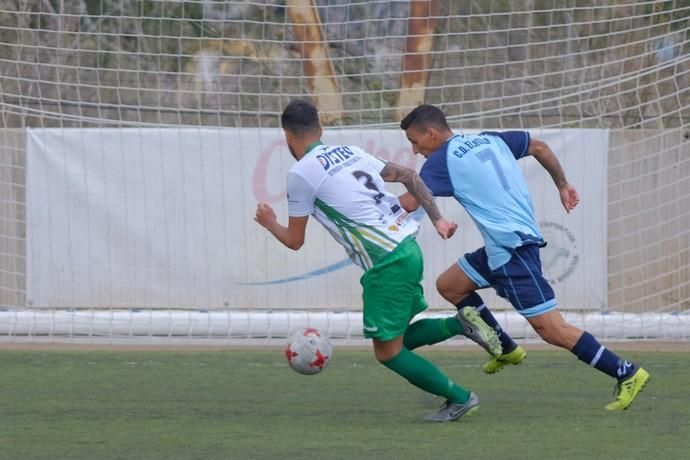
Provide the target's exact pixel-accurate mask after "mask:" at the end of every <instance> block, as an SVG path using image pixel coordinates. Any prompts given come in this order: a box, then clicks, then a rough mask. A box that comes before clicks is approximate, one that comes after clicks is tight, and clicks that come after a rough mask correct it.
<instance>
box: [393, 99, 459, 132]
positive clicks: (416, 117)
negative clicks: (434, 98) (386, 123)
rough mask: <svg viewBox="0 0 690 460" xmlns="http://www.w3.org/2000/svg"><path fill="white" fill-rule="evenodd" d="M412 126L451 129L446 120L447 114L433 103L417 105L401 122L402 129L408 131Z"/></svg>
mask: <svg viewBox="0 0 690 460" xmlns="http://www.w3.org/2000/svg"><path fill="white" fill-rule="evenodd" d="M410 127H414V128H417V129H425V128H429V127H433V128H436V129H447V130H450V127H448V122H447V121H446V115H445V114H444V113H443V111H442V110H441V109H439V108H438V107H436V106H435V105H431V104H422V105H419V106H417V107H416V108H415V109H414V110H413V111H412V112H410V113H408V114H407V116H406V117H405V118H403V119H402V121H401V122H400V129H402V130H404V131H406V130H407V129H408V128H410Z"/></svg>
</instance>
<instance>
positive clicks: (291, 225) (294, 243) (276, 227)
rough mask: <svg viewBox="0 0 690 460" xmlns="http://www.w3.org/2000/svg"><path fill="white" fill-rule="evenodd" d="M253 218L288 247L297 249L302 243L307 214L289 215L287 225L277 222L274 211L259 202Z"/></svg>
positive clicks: (307, 218) (267, 205)
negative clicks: (301, 215)
mask: <svg viewBox="0 0 690 460" xmlns="http://www.w3.org/2000/svg"><path fill="white" fill-rule="evenodd" d="M254 220H255V221H256V222H258V223H259V224H260V225H261V226H263V227H264V228H266V230H268V231H269V232H271V234H272V235H273V236H275V237H276V239H277V240H278V241H280V242H281V243H283V244H284V245H285V246H287V247H288V248H290V249H293V250H295V251H296V250H298V249H299V248H301V247H302V245H303V244H304V235H305V233H306V228H307V221H308V220H309V216H304V217H290V218H289V219H288V225H287V227H285V226H283V225H281V224H279V223H278V219H277V218H276V213H275V211H273V208H272V207H271V206H270V205H269V204H267V203H259V204H258V205H257V206H256V215H255V216H254Z"/></svg>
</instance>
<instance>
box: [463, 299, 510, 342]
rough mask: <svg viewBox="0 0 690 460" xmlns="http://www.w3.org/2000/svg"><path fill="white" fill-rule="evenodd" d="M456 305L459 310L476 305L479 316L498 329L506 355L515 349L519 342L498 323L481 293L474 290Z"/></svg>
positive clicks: (495, 329) (497, 332)
mask: <svg viewBox="0 0 690 460" xmlns="http://www.w3.org/2000/svg"><path fill="white" fill-rule="evenodd" d="M455 306H456V307H457V309H458V310H460V309H461V308H464V307H474V309H475V310H477V313H479V316H481V317H482V319H483V320H484V322H485V323H486V324H488V325H489V326H491V327H492V328H493V330H494V331H496V334H498V339H499V340H500V341H501V347H502V348H503V354H504V355H505V354H507V353H510V352H511V351H513V350H515V348H516V347H517V343H515V341H513V339H512V338H511V337H510V336H509V335H508V333H507V332H505V331H504V330H503V328H502V327H501V325H500V324H498V321H496V318H494V315H492V314H491V311H490V310H489V307H487V306H486V304H485V303H484V300H483V299H482V298H481V296H480V295H479V294H477V292H476V291H473V292H472V293H471V294H470V295H468V296H467V297H465V298H464V299H462V300H461V301H460V302H459V303H458V304H456V305H455Z"/></svg>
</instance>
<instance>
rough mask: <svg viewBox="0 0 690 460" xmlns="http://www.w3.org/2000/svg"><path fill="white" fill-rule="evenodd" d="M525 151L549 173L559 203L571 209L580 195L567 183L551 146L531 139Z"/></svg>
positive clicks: (566, 208) (568, 210) (578, 200)
mask: <svg viewBox="0 0 690 460" xmlns="http://www.w3.org/2000/svg"><path fill="white" fill-rule="evenodd" d="M527 152H528V153H529V154H530V155H532V156H533V157H534V158H536V159H537V161H538V162H539V164H541V165H542V166H543V167H544V169H546V171H547V172H548V173H549V175H551V179H553V183H554V184H556V187H557V188H558V193H559V194H560V195H561V203H562V204H563V207H564V208H565V210H566V212H570V211H572V210H573V209H574V208H575V206H577V204H578V203H579V202H580V197H579V195H578V193H577V190H575V187H573V186H572V185H570V184H569V183H568V180H567V179H566V177H565V172H564V171H563V168H562V167H561V163H560V162H559V161H558V158H557V157H556V155H555V154H554V153H553V150H551V147H549V146H548V144H546V142H543V141H540V140H538V139H531V140H530V143H529V148H528V151H527Z"/></svg>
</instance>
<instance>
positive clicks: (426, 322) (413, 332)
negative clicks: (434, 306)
mask: <svg viewBox="0 0 690 460" xmlns="http://www.w3.org/2000/svg"><path fill="white" fill-rule="evenodd" d="M461 332H462V325H461V324H460V321H458V320H457V318H456V317H455V316H451V317H450V318H442V319H420V320H419V321H415V322H414V323H412V324H410V325H409V326H408V328H407V330H406V331H405V336H404V337H403V345H404V347H405V348H407V349H408V350H414V349H415V348H417V347H421V346H422V345H433V344H435V343H439V342H443V341H444V340H447V339H449V338H451V337H453V336H456V335H458V334H460V333H461Z"/></svg>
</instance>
